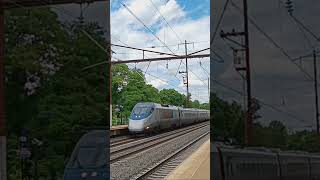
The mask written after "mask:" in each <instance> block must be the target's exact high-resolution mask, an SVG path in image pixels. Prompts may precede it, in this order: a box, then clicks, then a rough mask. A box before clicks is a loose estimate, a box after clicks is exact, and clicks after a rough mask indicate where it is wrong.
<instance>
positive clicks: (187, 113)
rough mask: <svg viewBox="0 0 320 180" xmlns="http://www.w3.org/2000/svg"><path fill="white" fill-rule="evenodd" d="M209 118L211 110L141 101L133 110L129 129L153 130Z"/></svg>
mask: <svg viewBox="0 0 320 180" xmlns="http://www.w3.org/2000/svg"><path fill="white" fill-rule="evenodd" d="M209 119H210V111H209V110H202V109H193V108H181V107H176V106H170V105H162V104H157V103H152V102H141V103H137V104H136V105H135V106H134V108H133V110H132V112H131V115H130V118H129V125H128V129H129V131H130V132H131V133H140V132H152V131H158V130H162V129H168V128H179V127H181V126H185V125H189V124H193V123H197V122H203V121H206V120H209Z"/></svg>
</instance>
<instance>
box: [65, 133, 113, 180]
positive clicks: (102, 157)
mask: <svg viewBox="0 0 320 180" xmlns="http://www.w3.org/2000/svg"><path fill="white" fill-rule="evenodd" d="M107 136H108V133H107V131H106V130H93V131H90V132H88V133H86V134H84V135H83V136H82V137H81V138H80V140H79V141H78V143H77V144H76V146H75V148H74V150H73V152H72V154H71V157H70V159H69V162H68V164H67V166H66V168H65V171H64V177H63V179H64V180H80V179H86V180H105V179H109V176H110V169H109V168H108V166H109V165H108V161H109V158H107V148H108V147H109V145H108V144H107Z"/></svg>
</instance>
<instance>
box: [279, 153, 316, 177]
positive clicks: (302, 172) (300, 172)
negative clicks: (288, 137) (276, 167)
mask: <svg viewBox="0 0 320 180" xmlns="http://www.w3.org/2000/svg"><path fill="white" fill-rule="evenodd" d="M279 161H280V166H281V167H280V168H281V176H282V179H283V180H310V176H311V174H310V170H311V167H310V163H309V155H308V154H307V153H305V152H297V151H287V152H280V153H279ZM318 171H319V170H318Z"/></svg>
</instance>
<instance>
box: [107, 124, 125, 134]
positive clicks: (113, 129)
mask: <svg viewBox="0 0 320 180" xmlns="http://www.w3.org/2000/svg"><path fill="white" fill-rule="evenodd" d="M128 133H129V130H128V125H119V126H112V127H111V129H110V136H118V135H124V134H128Z"/></svg>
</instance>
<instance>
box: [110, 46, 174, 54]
mask: <svg viewBox="0 0 320 180" xmlns="http://www.w3.org/2000/svg"><path fill="white" fill-rule="evenodd" d="M111 46H115V47H122V48H127V49H134V50H138V51H144V52H151V53H155V54H160V55H169V56H176V57H179V55H175V54H170V53H164V52H159V51H152V50H147V49H140V48H135V47H130V46H122V45H118V44H111Z"/></svg>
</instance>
